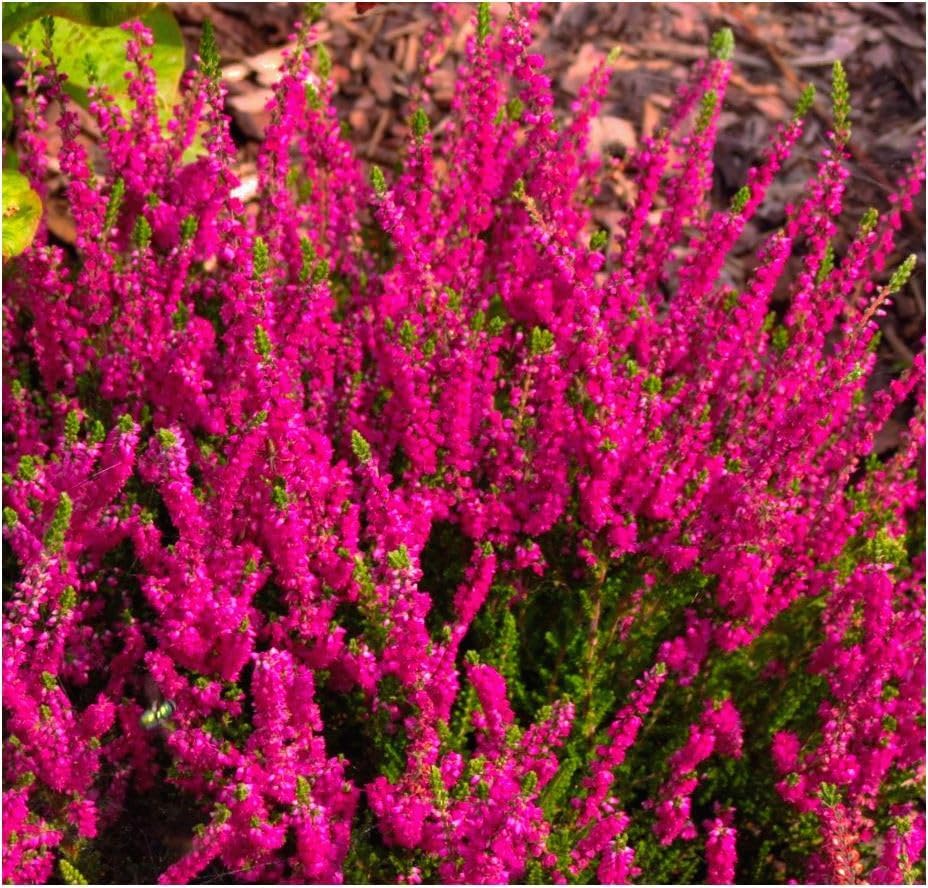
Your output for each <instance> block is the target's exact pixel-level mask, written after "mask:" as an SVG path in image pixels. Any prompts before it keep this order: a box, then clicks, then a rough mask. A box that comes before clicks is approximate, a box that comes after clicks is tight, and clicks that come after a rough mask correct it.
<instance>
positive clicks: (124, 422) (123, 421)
mask: <svg viewBox="0 0 928 888" xmlns="http://www.w3.org/2000/svg"><path fill="white" fill-rule="evenodd" d="M117 425H118V426H119V431H120V432H122V433H123V434H124V435H128V434H129V432H131V431H132V429H134V428H135V423H134V422H133V421H132V417H131V416H129V414H128V413H123V415H122V416H120V417H119V422H118V423H117Z"/></svg>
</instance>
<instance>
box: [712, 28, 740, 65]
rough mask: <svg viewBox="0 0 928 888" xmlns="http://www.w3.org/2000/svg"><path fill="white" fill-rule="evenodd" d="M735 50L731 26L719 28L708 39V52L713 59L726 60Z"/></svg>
mask: <svg viewBox="0 0 928 888" xmlns="http://www.w3.org/2000/svg"><path fill="white" fill-rule="evenodd" d="M734 51H735V35H734V34H733V33H732V30H731V28H720V29H719V30H718V31H716V32H715V33H714V34H713V35H712V39H711V40H710V41H709V54H710V55H711V56H712V58H714V59H718V60H719V61H722V62H727V61H728V60H729V59H730V58H731V57H732V54H733V53H734Z"/></svg>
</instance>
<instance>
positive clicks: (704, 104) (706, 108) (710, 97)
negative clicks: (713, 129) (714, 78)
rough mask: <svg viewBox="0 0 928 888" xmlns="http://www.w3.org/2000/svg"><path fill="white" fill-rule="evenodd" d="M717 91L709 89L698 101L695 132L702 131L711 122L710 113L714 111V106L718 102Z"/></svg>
mask: <svg viewBox="0 0 928 888" xmlns="http://www.w3.org/2000/svg"><path fill="white" fill-rule="evenodd" d="M718 100H719V97H718V93H717V92H716V91H715V90H714V89H710V90H709V91H708V92H707V93H706V94H705V95H704V96H703V97H702V100H701V101H700V103H699V115H698V116H697V118H696V132H697V133H704V132H705V131H706V129H707V128H708V126H709V124H710V123H712V115H713V114H714V113H715V106H716V105H717V104H718Z"/></svg>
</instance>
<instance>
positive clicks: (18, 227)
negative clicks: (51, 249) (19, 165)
mask: <svg viewBox="0 0 928 888" xmlns="http://www.w3.org/2000/svg"><path fill="white" fill-rule="evenodd" d="M41 218H42V201H41V200H40V198H39V195H38V194H36V193H35V192H34V191H33V190H32V188H31V186H30V185H29V180H28V179H27V178H26V177H25V176H23V175H22V174H21V173H17V172H16V171H15V170H10V169H4V170H3V259H4V260H7V259H12V258H13V257H14V256H18V255H19V254H20V253H22V252H23V250H25V249H26V248H27V247H28V246H29V244H31V243H32V241H33V239H34V238H35V235H36V232H37V231H38V229H39V221H40V220H41Z"/></svg>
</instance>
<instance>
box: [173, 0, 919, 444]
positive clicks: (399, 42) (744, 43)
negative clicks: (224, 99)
mask: <svg viewBox="0 0 928 888" xmlns="http://www.w3.org/2000/svg"><path fill="white" fill-rule="evenodd" d="M171 6H172V9H173V10H174V13H175V14H176V15H177V17H178V19H179V21H180V22H181V24H182V27H183V30H184V34H185V37H186V38H187V40H188V43H189V47H190V49H191V51H193V50H194V49H195V47H196V44H197V41H198V40H199V34H200V27H201V24H202V22H203V20H204V19H205V18H209V19H210V20H211V21H212V22H213V25H214V27H215V29H216V32H217V39H218V42H219V47H220V52H221V54H222V59H223V62H224V64H225V71H224V73H225V76H226V79H227V80H228V82H229V83H230V97H229V110H230V112H231V114H232V116H233V120H234V122H235V125H236V126H235V135H236V137H237V139H238V141H239V144H240V145H241V146H242V148H243V158H244V161H243V168H242V175H243V177H245V178H247V177H248V176H249V175H250V174H251V172H252V167H251V166H250V164H249V162H248V161H249V158H253V156H254V151H255V149H256V146H257V142H258V140H259V139H260V138H261V135H262V133H263V128H264V124H265V122H266V116H265V113H264V111H263V107H264V101H265V100H266V98H267V97H268V95H269V87H270V86H271V85H272V84H273V82H274V80H275V79H276V75H275V72H276V68H277V65H278V64H279V62H280V57H281V49H282V47H283V46H285V44H286V43H287V40H288V34H289V33H290V31H291V29H292V26H293V24H294V22H296V20H297V19H298V18H299V17H300V15H301V14H302V9H301V5H300V4H287V3H267V4H259V3H255V4H248V3H246V4H238V3H186V4H182V3H178V4H171ZM450 8H451V11H452V14H453V15H455V16H456V21H457V23H456V26H455V28H454V29H453V31H452V33H451V35H450V37H449V38H448V39H447V40H445V41H444V42H443V44H442V49H443V52H444V57H443V60H442V62H441V65H440V67H439V70H438V71H437V73H436V75H435V77H434V79H433V85H432V97H433V102H434V104H433V106H432V107H430V108H429V114H430V117H431V119H432V124H433V127H435V128H436V129H440V127H441V123H442V118H443V116H444V115H445V114H446V113H447V111H448V108H449V105H450V100H451V96H452V94H453V87H454V79H455V72H456V70H457V68H458V65H459V64H460V60H461V57H462V53H463V49H464V46H465V43H466V40H467V37H468V35H469V34H470V33H471V31H472V24H471V22H470V19H469V15H468V13H469V7H467V6H453V7H450ZM507 8H508V7H507V5H506V4H494V5H493V12H494V15H495V16H497V17H500V18H501V17H504V16H505V15H506V13H507ZM359 10H360V12H359ZM433 15H434V13H433V11H432V8H431V6H429V5H426V4H405V3H390V4H374V3H362V4H353V3H339V4H328V5H327V6H326V7H325V10H324V12H323V20H322V23H321V25H320V26H318V27H319V34H320V39H321V40H323V41H324V42H325V43H326V45H327V46H328V48H329V49H330V51H331V54H332V56H333V60H334V63H335V64H334V68H333V77H334V78H335V80H336V82H337V83H338V85H339V89H338V96H337V103H338V105H339V107H340V111H341V112H342V117H343V119H345V120H347V122H348V123H349V124H350V127H351V134H352V137H353V139H354V141H355V143H356V144H357V146H358V150H359V153H360V154H361V156H362V157H364V158H366V159H368V160H370V161H372V162H376V163H380V164H392V163H394V162H395V161H396V160H397V159H398V158H399V157H400V155H401V151H402V145H403V141H404V139H405V137H406V132H407V128H406V120H407V118H408V116H409V113H410V110H411V108H410V105H409V93H410V87H411V85H412V83H413V82H415V81H416V79H417V78H418V76H419V74H418V66H419V62H420V61H421V37H422V34H423V32H424V31H425V29H426V28H427V26H428V25H429V23H430V22H431V21H432V19H433ZM724 25H727V26H729V27H730V28H731V29H732V30H733V31H734V34H735V40H736V47H737V49H736V51H735V56H734V61H735V74H734V76H733V77H732V81H731V85H730V87H729V90H728V93H727V95H726V97H725V105H724V108H725V110H724V113H723V115H722V119H721V126H720V133H719V138H718V146H717V149H716V152H715V163H716V176H715V191H716V197H717V198H718V200H719V202H720V204H722V203H724V202H726V201H727V200H728V198H730V196H731V195H732V194H733V193H734V192H735V191H737V189H738V188H739V187H740V185H741V184H742V183H743V181H744V175H745V173H746V171H747V169H748V167H749V166H750V165H751V164H752V163H754V162H755V161H756V160H757V159H758V158H759V156H760V153H761V152H762V150H763V149H764V147H765V146H766V144H767V143H768V141H769V139H770V137H771V135H772V133H773V131H774V129H775V127H776V125H777V124H778V123H780V122H782V121H784V120H787V119H788V118H789V116H790V114H791V108H792V106H793V104H794V102H795V101H796V99H797V98H798V96H799V93H800V91H801V90H802V88H803V87H804V86H805V85H806V84H807V83H810V82H811V83H813V84H814V85H815V86H816V89H817V99H816V103H815V107H814V112H813V115H812V119H811V120H810V122H809V125H808V127H807V129H806V133H805V136H804V138H803V141H802V144H801V145H800V146H799V148H798V150H797V151H796V152H795V154H794V156H793V157H792V158H791V159H790V161H789V162H788V163H787V164H786V166H785V168H784V169H783V171H782V172H781V174H780V176H779V177H778V179H777V181H776V182H775V184H774V186H773V187H772V189H771V191H770V194H769V197H768V200H767V201H766V202H765V204H764V206H763V207H762V208H761V210H760V212H759V213H758V216H757V217H756V218H755V219H754V220H753V221H752V222H751V223H750V225H749V228H748V230H747V232H746V234H745V236H744V237H743V238H742V239H741V241H740V243H739V245H738V247H737V248H736V251H735V252H734V254H733V255H732V256H731V257H730V262H729V263H728V265H727V267H726V272H727V274H728V275H729V276H730V278H731V281H732V283H734V284H735V285H737V284H739V283H740V282H741V281H743V279H744V277H745V274H746V273H747V272H748V271H750V269H751V267H752V265H753V255H754V250H755V248H756V246H757V243H758V241H759V240H760V238H761V237H762V235H763V234H765V233H766V232H767V231H769V230H771V229H773V228H776V227H777V226H779V225H780V224H781V223H782V221H783V218H784V212H783V211H784V206H785V205H786V204H788V203H789V202H790V201H792V200H794V199H795V198H796V197H797V196H798V195H799V194H800V192H801V191H802V189H803V187H804V185H805V182H806V180H807V177H808V176H809V174H810V173H811V172H812V170H813V169H814V162H815V159H816V158H817V157H818V154H819V152H820V150H821V148H822V147H823V146H824V144H825V140H824V132H825V130H826V129H827V127H828V125H829V121H830V101H829V98H828V95H829V91H830V73H831V64H832V62H833V61H834V60H835V59H840V60H842V62H843V63H844V65H845V67H846V69H847V73H848V79H849V81H850V84H851V90H852V102H853V108H854V114H853V124H854V130H853V137H852V140H851V151H852V156H853V161H852V164H851V180H850V186H849V189H848V196H847V200H846V209H845V214H844V217H843V222H844V225H843V228H844V231H845V233H850V232H853V230H854V229H855V227H856V224H857V221H858V220H859V218H860V216H861V214H862V213H863V212H864V210H865V209H866V208H867V207H869V206H875V207H877V208H882V207H884V206H885V201H886V196H887V195H888V194H889V193H890V192H891V190H892V188H893V183H894V180H895V179H896V178H897V177H898V176H899V175H900V174H901V172H902V169H903V168H904V166H905V163H906V161H907V159H908V157H909V156H910V155H911V152H912V150H913V148H914V147H915V144H916V141H917V139H918V136H919V134H920V133H921V132H923V131H924V117H925V64H924V58H925V7H924V6H923V5H921V4H916V3H902V4H870V3H843V4H832V3H804V4H795V3H791V4H758V3H744V4H722V3H679V4H658V3H648V4H615V3H561V4H546V5H544V6H543V7H542V11H541V18H540V27H539V36H538V50H539V51H540V52H541V53H543V54H544V56H545V57H546V59H547V63H548V65H547V72H548V73H549V74H550V75H551V76H552V77H553V80H554V82H555V84H556V85H557V87H558V93H557V98H558V107H559V108H560V109H561V110H566V109H567V108H568V107H569V104H570V101H571V100H572V99H573V98H574V96H575V95H576V93H577V90H578V88H579V86H580V84H582V82H583V80H584V78H585V76H586V74H587V73H588V72H589V70H590V69H591V67H592V66H593V65H594V64H595V62H596V60H597V58H598V56H599V55H600V54H602V53H604V52H608V51H609V50H610V49H612V48H613V47H615V46H619V47H621V49H622V55H621V58H620V59H619V63H618V70H617V72H616V74H615V76H614V77H613V78H612V82H611V85H610V91H609V95H608V99H607V101H606V102H605V103H604V106H603V108H602V112H601V115H600V118H599V120H598V121H597V122H596V124H595V125H594V128H593V132H592V143H593V146H594V147H596V148H598V149H600V150H603V149H604V150H606V151H609V152H611V153H613V154H616V155H618V156H622V155H623V154H624V153H625V152H627V151H628V150H629V149H631V148H634V146H635V144H636V135H637V134H640V133H650V132H652V131H653V129H654V128H655V127H656V126H657V125H658V123H659V121H660V118H661V115H662V113H663V111H664V110H665V109H666V107H667V106H668V104H669V102H670V99H671V96H672V95H673V92H674V89H675V87H676V85H677V84H678V83H679V82H680V80H681V79H682V78H683V77H684V76H685V73H686V71H687V69H688V67H689V65H691V64H692V62H693V61H694V60H695V59H698V58H702V57H704V56H705V52H706V49H705V48H706V45H707V43H708V39H709V36H710V34H711V33H712V31H714V30H715V29H717V28H719V27H721V26H724ZM629 188H630V181H629V180H628V179H625V178H624V177H623V176H621V175H618V176H615V177H613V179H612V180H611V181H610V183H609V184H608V185H607V187H606V189H604V192H603V195H602V197H601V200H600V202H599V204H598V205H597V207H596V208H595V213H596V215H597V217H598V220H599V221H600V222H601V223H602V224H604V225H606V226H608V227H610V228H612V227H613V226H614V223H615V221H616V219H617V217H618V215H619V213H620V210H621V208H622V207H623V206H624V203H625V201H626V200H627V199H628V195H629ZM923 220H924V198H923V197H922V198H920V202H919V205H918V206H917V207H916V208H915V211H914V212H913V213H910V214H909V216H908V219H907V227H906V232H905V236H904V237H903V238H902V240H901V242H900V244H899V255H898V257H896V258H897V259H901V258H902V257H904V256H905V255H907V254H909V253H915V254H916V255H917V256H918V259H919V264H918V270H917V271H916V273H915V275H913V277H912V279H911V281H910V283H909V285H908V286H907V288H906V289H905V290H904V291H903V292H902V293H900V294H899V295H898V297H897V299H896V306H895V309H894V311H892V312H891V313H890V314H889V315H888V316H887V318H886V319H885V321H884V344H883V346H882V357H883V360H884V362H885V364H886V365H887V366H898V365H899V364H903V363H908V361H910V360H911V357H912V353H913V352H915V351H918V350H919V348H920V341H921V337H922V336H923V332H924V326H925V303H924V298H923V294H924V280H925V278H924V263H925V250H924V221H923ZM837 249H838V253H839V255H840V253H841V251H842V244H841V243H840V242H839V243H838V244H837ZM892 437H893V435H892V433H891V430H890V434H889V438H888V439H887V441H886V442H885V443H884V442H883V441H881V442H880V446H881V447H883V446H885V444H891V443H892Z"/></svg>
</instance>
